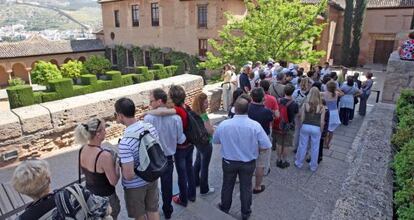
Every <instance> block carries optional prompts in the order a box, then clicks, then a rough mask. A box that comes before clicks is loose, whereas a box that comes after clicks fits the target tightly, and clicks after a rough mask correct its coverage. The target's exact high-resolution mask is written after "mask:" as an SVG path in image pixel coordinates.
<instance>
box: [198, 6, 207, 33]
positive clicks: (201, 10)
mask: <svg viewBox="0 0 414 220" xmlns="http://www.w3.org/2000/svg"><path fill="white" fill-rule="evenodd" d="M197 12H198V27H199V28H207V5H198V6H197Z"/></svg>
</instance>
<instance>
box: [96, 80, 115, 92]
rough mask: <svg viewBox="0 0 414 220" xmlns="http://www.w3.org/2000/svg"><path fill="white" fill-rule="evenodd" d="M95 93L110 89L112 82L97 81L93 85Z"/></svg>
mask: <svg viewBox="0 0 414 220" xmlns="http://www.w3.org/2000/svg"><path fill="white" fill-rule="evenodd" d="M95 88H96V90H95V91H102V90H107V89H112V88H113V87H112V81H110V80H98V82H97V84H96V85H95Z"/></svg>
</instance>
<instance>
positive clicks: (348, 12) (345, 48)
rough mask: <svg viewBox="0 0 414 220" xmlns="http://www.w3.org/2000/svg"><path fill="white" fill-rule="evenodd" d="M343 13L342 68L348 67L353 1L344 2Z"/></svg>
mask: <svg viewBox="0 0 414 220" xmlns="http://www.w3.org/2000/svg"><path fill="white" fill-rule="evenodd" d="M345 3H346V6H345V13H344V31H343V37H342V54H341V63H342V65H344V66H348V65H349V52H350V46H351V32H352V15H353V11H354V0H346V2H345Z"/></svg>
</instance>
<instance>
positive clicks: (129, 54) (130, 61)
mask: <svg viewBox="0 0 414 220" xmlns="http://www.w3.org/2000/svg"><path fill="white" fill-rule="evenodd" d="M127 59H128V66H131V67H133V66H135V65H134V64H135V62H134V55H133V54H132V50H127Z"/></svg>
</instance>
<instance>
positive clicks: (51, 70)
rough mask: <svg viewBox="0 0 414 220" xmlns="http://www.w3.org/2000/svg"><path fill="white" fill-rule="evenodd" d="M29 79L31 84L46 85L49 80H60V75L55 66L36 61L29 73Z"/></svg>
mask: <svg viewBox="0 0 414 220" xmlns="http://www.w3.org/2000/svg"><path fill="white" fill-rule="evenodd" d="M31 77H32V81H33V83H37V84H40V85H47V83H48V82H49V81H50V80H55V79H61V78H62V73H61V72H60V70H59V69H58V67H57V66H56V65H55V64H53V63H50V62H45V61H38V62H36V64H35V67H34V68H33V70H32V72H31Z"/></svg>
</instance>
